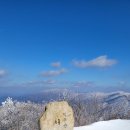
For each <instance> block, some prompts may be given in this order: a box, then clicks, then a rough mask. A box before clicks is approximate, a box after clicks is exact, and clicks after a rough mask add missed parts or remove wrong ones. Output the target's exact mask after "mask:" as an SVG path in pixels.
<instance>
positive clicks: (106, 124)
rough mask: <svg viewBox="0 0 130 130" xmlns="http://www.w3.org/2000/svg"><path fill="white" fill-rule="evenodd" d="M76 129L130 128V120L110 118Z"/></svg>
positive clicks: (76, 128) (122, 129)
mask: <svg viewBox="0 0 130 130" xmlns="http://www.w3.org/2000/svg"><path fill="white" fill-rule="evenodd" d="M74 130H130V120H119V119H118V120H110V121H101V122H96V123H94V124H92V125H88V126H81V127H75V128H74Z"/></svg>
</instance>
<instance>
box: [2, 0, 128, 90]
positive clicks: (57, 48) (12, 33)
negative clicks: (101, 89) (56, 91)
mask: <svg viewBox="0 0 130 130" xmlns="http://www.w3.org/2000/svg"><path fill="white" fill-rule="evenodd" d="M129 23H130V1H129V0H118V1H117V0H109V1H104V0H99V1H97V0H91V1H90V0H86V1H83V0H62V1H61V0H55V1H54V0H42V1H40V0H26V1H25V0H21V1H20V0H19V1H17V0H11V1H10V0H6V1H0V84H1V85H0V89H1V88H2V89H3V87H4V88H6V87H12V86H15V87H17V89H19V87H21V86H24V85H25V86H26V87H28V83H30V82H31V87H30V89H38V85H39V82H40V83H41V82H42V85H41V86H43V88H44V86H47V85H48V84H47V83H45V82H49V85H50V84H51V85H53V83H55V85H57V86H58V84H59V82H65V83H64V85H63V86H68V82H82V83H84V84H85V83H86V84H87V83H90V82H91V83H94V84H96V85H98V86H113V85H115V86H117V87H118V85H120V84H122V85H124V86H129V85H130V80H129V79H130V62H129V58H130V24H129ZM43 81H44V82H43ZM50 82H51V83H50ZM57 82H58V83H57ZM23 84H24V85H23ZM34 84H36V85H34ZM49 85H48V86H49ZM51 85H50V86H51ZM61 86H62V85H61ZM23 91H24V90H23ZM3 92H4V91H3Z"/></svg>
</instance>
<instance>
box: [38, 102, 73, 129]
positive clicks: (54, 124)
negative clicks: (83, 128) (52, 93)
mask: <svg viewBox="0 0 130 130" xmlns="http://www.w3.org/2000/svg"><path fill="white" fill-rule="evenodd" d="M73 127H74V117H73V110H72V108H71V107H70V106H69V105H68V103H67V102H65V101H61V102H51V103H49V104H48V105H47V106H46V110H45V112H44V113H43V115H42V117H41V118H40V130H73Z"/></svg>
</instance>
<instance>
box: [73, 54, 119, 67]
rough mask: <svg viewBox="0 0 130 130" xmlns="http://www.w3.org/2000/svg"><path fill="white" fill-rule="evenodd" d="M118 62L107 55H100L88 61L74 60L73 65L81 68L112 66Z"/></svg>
mask: <svg viewBox="0 0 130 130" xmlns="http://www.w3.org/2000/svg"><path fill="white" fill-rule="evenodd" d="M116 63H117V61H116V60H114V59H108V57H107V56H106V55H104V56H99V57H97V58H95V59H92V60H89V61H86V60H74V61H73V65H74V66H76V67H79V68H88V67H99V68H103V67H110V66H113V65H115V64H116Z"/></svg>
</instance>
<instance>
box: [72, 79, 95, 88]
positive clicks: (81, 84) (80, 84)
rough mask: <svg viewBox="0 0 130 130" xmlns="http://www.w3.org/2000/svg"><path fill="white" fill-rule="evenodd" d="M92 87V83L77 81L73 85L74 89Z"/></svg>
mask: <svg viewBox="0 0 130 130" xmlns="http://www.w3.org/2000/svg"><path fill="white" fill-rule="evenodd" d="M93 86H95V84H94V82H92V81H77V82H76V83H74V84H73V87H74V88H86V87H93Z"/></svg>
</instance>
